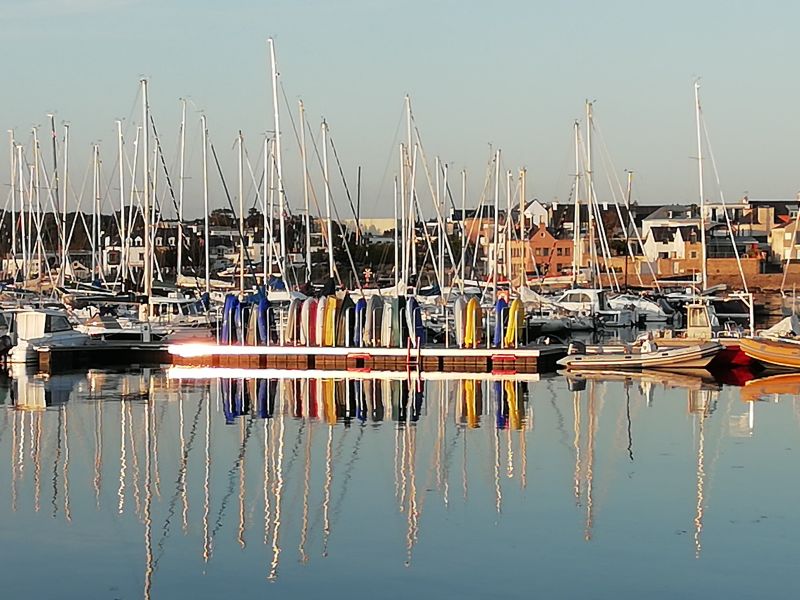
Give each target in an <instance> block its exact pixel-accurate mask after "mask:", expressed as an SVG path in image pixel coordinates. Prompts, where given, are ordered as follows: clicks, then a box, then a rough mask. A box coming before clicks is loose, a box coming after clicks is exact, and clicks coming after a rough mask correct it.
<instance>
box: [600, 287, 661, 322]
mask: <svg viewBox="0 0 800 600" xmlns="http://www.w3.org/2000/svg"><path fill="white" fill-rule="evenodd" d="M665 304H666V303H665ZM608 307H609V308H611V309H613V310H624V309H630V308H631V307H633V308H634V309H635V310H636V313H637V314H638V316H639V317H644V320H645V322H647V323H666V322H667V321H668V320H669V319H671V318H672V314H673V313H674V312H675V311H674V310H672V309H671V308H669V305H667V306H666V307H665V306H664V305H662V304H660V303H658V302H656V301H654V300H649V299H648V298H645V297H643V296H636V295H634V294H618V295H616V296H609V297H608ZM667 308H669V310H670V312H669V313H667V310H666V309H667Z"/></svg>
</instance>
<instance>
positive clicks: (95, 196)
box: [91, 144, 100, 278]
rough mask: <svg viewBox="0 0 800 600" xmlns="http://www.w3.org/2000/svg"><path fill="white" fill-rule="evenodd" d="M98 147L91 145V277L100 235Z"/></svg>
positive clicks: (94, 266)
mask: <svg viewBox="0 0 800 600" xmlns="http://www.w3.org/2000/svg"><path fill="white" fill-rule="evenodd" d="M99 153H100V148H99V146H98V145H97V144H93V145H92V244H91V248H92V278H94V277H97V262H98V261H97V253H98V252H99V245H98V243H97V240H98V238H99V236H100V228H99V227H98V224H97V220H98V219H99V218H100V214H99V213H100V177H99V175H98V169H99V166H100V163H99V160H100V159H99V156H98V155H99Z"/></svg>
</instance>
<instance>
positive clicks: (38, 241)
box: [31, 127, 43, 282]
mask: <svg viewBox="0 0 800 600" xmlns="http://www.w3.org/2000/svg"><path fill="white" fill-rule="evenodd" d="M33 156H34V161H33V173H34V176H33V191H34V194H35V197H36V213H35V215H36V218H35V223H36V238H35V240H34V247H35V250H36V262H37V265H38V266H37V268H36V274H37V279H39V281H40V282H41V280H42V264H43V263H42V250H43V248H42V201H41V185H40V183H41V182H40V170H39V167H40V165H41V161H42V155H41V149H40V148H39V130H38V128H36V127H34V128H33ZM31 198H33V195H32V196H31Z"/></svg>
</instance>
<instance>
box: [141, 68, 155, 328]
mask: <svg viewBox="0 0 800 600" xmlns="http://www.w3.org/2000/svg"><path fill="white" fill-rule="evenodd" d="M142 134H143V135H142V168H143V169H144V173H143V175H144V184H143V190H142V194H143V198H144V201H143V209H144V210H143V213H144V214H143V215H142V216H143V221H144V295H145V296H147V308H146V312H145V315H146V316H147V317H149V316H150V306H149V305H150V302H151V298H150V296H152V295H153V275H152V272H153V263H152V260H153V257H152V254H153V250H152V247H151V240H150V169H149V165H148V164H147V161H148V160H150V156H149V154H150V153H149V152H148V143H149V141H150V104H149V102H148V99H147V79H142Z"/></svg>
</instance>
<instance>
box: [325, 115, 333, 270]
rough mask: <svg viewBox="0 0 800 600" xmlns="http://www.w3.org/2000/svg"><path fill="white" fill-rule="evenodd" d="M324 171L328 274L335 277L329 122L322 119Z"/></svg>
mask: <svg viewBox="0 0 800 600" xmlns="http://www.w3.org/2000/svg"><path fill="white" fill-rule="evenodd" d="M322 172H323V175H324V177H325V213H326V215H325V216H326V217H327V219H328V276H329V277H333V224H332V222H331V186H330V180H329V179H328V123H327V122H326V121H325V119H323V120H322Z"/></svg>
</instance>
